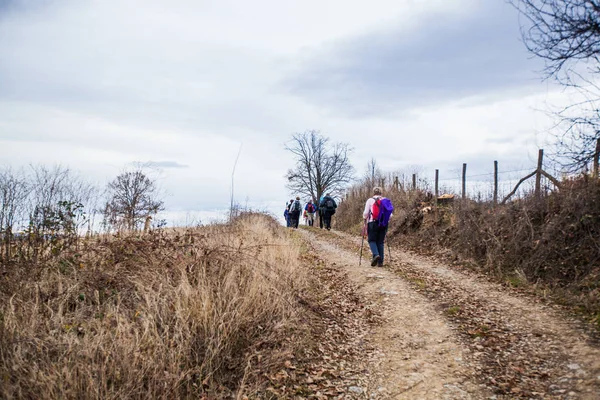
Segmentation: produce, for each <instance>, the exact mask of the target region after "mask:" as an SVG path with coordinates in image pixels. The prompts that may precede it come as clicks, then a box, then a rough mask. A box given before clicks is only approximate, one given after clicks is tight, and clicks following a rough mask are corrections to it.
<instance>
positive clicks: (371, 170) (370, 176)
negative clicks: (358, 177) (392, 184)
mask: <svg viewBox="0 0 600 400" xmlns="http://www.w3.org/2000/svg"><path fill="white" fill-rule="evenodd" d="M382 177H383V173H382V172H381V169H380V168H379V165H377V160H375V158H371V159H370V160H369V162H368V163H367V168H366V170H365V176H364V179H365V181H366V182H367V183H368V186H370V187H373V186H375V185H376V184H377V182H378V181H379V180H380V179H381V178H382Z"/></svg>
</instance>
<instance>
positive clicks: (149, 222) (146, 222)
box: [144, 215, 152, 234]
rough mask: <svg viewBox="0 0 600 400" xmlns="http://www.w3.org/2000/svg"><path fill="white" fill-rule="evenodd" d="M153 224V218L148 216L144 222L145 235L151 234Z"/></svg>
mask: <svg viewBox="0 0 600 400" xmlns="http://www.w3.org/2000/svg"><path fill="white" fill-rule="evenodd" d="M151 223H152V217H151V216H150V215H148V216H147V217H146V221H145V222H144V233H146V234H147V233H149V232H150V228H151V226H150V224H151Z"/></svg>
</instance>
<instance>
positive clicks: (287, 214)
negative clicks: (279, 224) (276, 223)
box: [283, 208, 290, 227]
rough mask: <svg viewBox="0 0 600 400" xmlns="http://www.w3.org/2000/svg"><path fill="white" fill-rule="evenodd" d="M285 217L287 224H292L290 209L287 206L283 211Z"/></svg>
mask: <svg viewBox="0 0 600 400" xmlns="http://www.w3.org/2000/svg"><path fill="white" fill-rule="evenodd" d="M283 218H285V226H287V227H289V226H290V211H289V210H288V209H287V208H286V209H285V210H284V211H283Z"/></svg>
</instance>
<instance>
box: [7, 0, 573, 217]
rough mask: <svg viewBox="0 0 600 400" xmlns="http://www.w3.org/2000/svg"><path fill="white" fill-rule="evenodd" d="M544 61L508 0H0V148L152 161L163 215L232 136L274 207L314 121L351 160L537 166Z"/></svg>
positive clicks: (120, 164)
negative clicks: (347, 147)
mask: <svg viewBox="0 0 600 400" xmlns="http://www.w3.org/2000/svg"><path fill="white" fill-rule="evenodd" d="M541 68H542V65H541V64H540V62H539V61H538V60H535V59H532V58H531V57H530V55H529V54H528V53H527V52H526V50H525V48H524V45H523V44H522V43H521V42H520V34H519V17H518V14H517V12H516V11H515V10H514V9H513V8H512V7H511V6H510V5H508V4H506V3H505V1H503V0H371V1H369V2H365V1H349V0H343V1H342V0H329V1H322V0H321V1H316V0H304V1H302V2H291V1H276V0H255V1H232V0H219V1H204V0H171V1H159V0H118V1H116V0H89V1H88V0H0V146H1V147H0V148H1V149H2V152H1V155H0V163H1V164H4V165H12V166H19V165H27V164H29V163H44V164H56V163H61V164H63V165H66V166H69V167H72V168H73V169H74V170H77V171H81V174H82V175H84V176H85V177H88V178H89V179H90V180H92V181H95V182H98V183H99V184H100V185H105V183H106V182H107V181H108V180H109V179H111V178H113V177H114V176H116V175H117V174H118V173H119V171H121V170H122V169H123V168H124V167H125V166H127V165H129V164H130V163H132V162H136V161H141V162H153V163H154V164H155V165H156V166H158V167H160V168H161V169H162V173H161V176H162V178H161V185H162V187H163V188H164V189H165V191H166V192H167V194H168V195H167V198H166V204H167V207H168V208H169V210H170V211H171V212H172V213H173V214H171V215H175V213H178V215H188V218H189V216H198V215H201V216H202V217H203V218H205V217H206V216H209V215H211V213H214V212H216V211H217V210H219V209H223V208H226V207H227V206H228V204H229V194H230V192H229V190H230V182H231V169H232V167H233V163H234V160H235V157H236V154H237V152H238V150H239V148H240V145H241V146H242V151H241V156H240V159H239V164H238V168H237V172H236V175H235V197H236V200H237V201H238V202H240V203H242V204H245V203H246V202H248V204H249V205H251V206H253V207H256V208H261V209H269V210H272V211H275V212H277V213H278V214H279V211H282V210H280V208H282V206H281V205H282V204H283V203H284V202H285V200H286V198H289V196H290V194H289V193H288V191H287V190H286V189H285V180H284V174H285V172H286V170H287V169H288V168H290V167H292V166H293V161H292V160H291V159H290V158H289V155H288V154H286V152H285V151H284V144H285V142H286V141H287V140H288V139H289V137H290V135H291V134H292V133H294V132H302V131H304V130H307V129H318V130H321V132H322V133H323V134H324V135H326V136H328V137H330V138H331V139H332V140H333V141H344V142H349V143H350V144H351V146H352V147H353V148H354V152H353V155H352V161H353V164H354V165H355V167H356V169H357V171H358V172H359V173H362V172H363V170H364V168H365V166H366V164H367V161H368V160H369V159H370V158H371V157H374V158H376V160H377V161H378V163H379V164H380V165H381V167H382V168H383V169H385V170H396V169H403V168H407V166H410V165H421V166H423V173H424V174H430V175H432V174H433V170H434V169H435V168H440V169H441V173H442V176H446V177H448V176H450V175H452V174H455V173H456V170H458V169H459V168H460V167H461V165H462V163H463V162H467V163H468V164H469V172H470V173H471V174H477V173H486V172H491V169H492V166H493V160H499V162H500V165H501V169H504V170H508V169H511V168H512V169H514V168H521V167H523V168H526V167H528V166H533V165H535V156H536V154H537V149H538V146H543V145H544V144H545V140H546V139H545V137H544V132H545V130H546V128H547V127H548V126H549V121H548V119H547V117H546V116H545V115H544V113H543V112H540V111H539V110H544V109H546V104H547V103H548V102H551V103H552V102H560V101H561V99H562V97H561V96H563V94H562V93H561V92H560V91H559V90H558V89H557V88H554V87H552V86H550V84H548V83H547V82H542V80H541V77H540V74H539V73H538V71H539V70H541ZM382 143H383V144H382ZM452 176H453V175H452Z"/></svg>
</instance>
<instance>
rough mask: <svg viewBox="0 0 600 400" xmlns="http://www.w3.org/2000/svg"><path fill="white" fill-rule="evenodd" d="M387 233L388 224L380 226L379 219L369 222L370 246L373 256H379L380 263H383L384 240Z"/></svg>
mask: <svg viewBox="0 0 600 400" xmlns="http://www.w3.org/2000/svg"><path fill="white" fill-rule="evenodd" d="M386 233H387V226H386V227H384V228H380V227H379V225H378V223H377V221H373V222H369V224H368V225H367V239H368V241H369V248H370V249H371V253H373V257H375V256H379V257H381V259H380V260H379V264H380V265H381V264H383V249H384V246H383V242H384V241H385V234H386Z"/></svg>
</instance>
